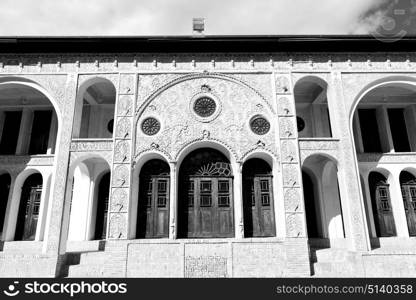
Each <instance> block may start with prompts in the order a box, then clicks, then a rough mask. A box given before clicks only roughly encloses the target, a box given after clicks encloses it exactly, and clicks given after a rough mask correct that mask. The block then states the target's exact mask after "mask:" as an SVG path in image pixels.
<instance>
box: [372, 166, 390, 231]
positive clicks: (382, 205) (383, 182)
mask: <svg viewBox="0 0 416 300" xmlns="http://www.w3.org/2000/svg"><path fill="white" fill-rule="evenodd" d="M368 183H369V187H370V195H371V205H372V208H373V214H374V224H375V227H376V233H377V237H389V236H396V225H395V223H394V217H393V210H392V207H391V201H390V190H389V184H388V183H387V179H386V177H384V175H382V174H380V173H378V172H371V173H370V174H369V176H368Z"/></svg>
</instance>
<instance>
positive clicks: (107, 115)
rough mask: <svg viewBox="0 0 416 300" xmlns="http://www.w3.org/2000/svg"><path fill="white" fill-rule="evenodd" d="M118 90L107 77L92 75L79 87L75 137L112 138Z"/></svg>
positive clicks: (73, 133)
mask: <svg viewBox="0 0 416 300" xmlns="http://www.w3.org/2000/svg"><path fill="white" fill-rule="evenodd" d="M116 94H117V90H116V87H115V85H114V83H113V82H112V81H111V80H109V79H107V78H105V77H100V76H96V77H92V78H90V79H87V80H86V81H84V82H83V83H82V84H81V85H80V86H79V88H78V91H77V97H76V103H75V114H74V125H73V129H72V137H73V138H111V137H112V136H113V126H112V124H113V123H114V112H115V102H116Z"/></svg>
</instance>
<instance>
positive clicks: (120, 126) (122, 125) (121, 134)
mask: <svg viewBox="0 0 416 300" xmlns="http://www.w3.org/2000/svg"><path fill="white" fill-rule="evenodd" d="M129 135H130V120H129V118H121V119H120V120H119V121H118V123H117V127H116V137H118V138H126V137H128V136H129Z"/></svg>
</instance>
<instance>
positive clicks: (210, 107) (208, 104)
mask: <svg viewBox="0 0 416 300" xmlns="http://www.w3.org/2000/svg"><path fill="white" fill-rule="evenodd" d="M216 108H217V104H216V103H215V101H214V100H213V99H211V98H208V97H201V98H199V99H197V100H196V101H195V103H194V111H195V113H196V114H197V115H198V116H200V117H203V118H206V117H209V116H212V115H213V114H214V112H215V109H216Z"/></svg>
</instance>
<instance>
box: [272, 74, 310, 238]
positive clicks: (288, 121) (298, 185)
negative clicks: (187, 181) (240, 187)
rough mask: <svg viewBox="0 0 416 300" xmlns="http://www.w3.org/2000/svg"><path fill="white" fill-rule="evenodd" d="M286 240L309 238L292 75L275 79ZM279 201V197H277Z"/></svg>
mask: <svg viewBox="0 0 416 300" xmlns="http://www.w3.org/2000/svg"><path fill="white" fill-rule="evenodd" d="M275 76H276V77H275V82H276V99H277V113H278V117H277V119H278V136H277V140H279V141H280V153H281V168H282V181H283V182H282V186H283V199H284V207H285V220H286V237H288V238H306V217H305V209H304V201H303V193H302V177H301V166H300V159H299V145H298V134H297V125H296V112H295V100H294V95H293V89H292V88H291V84H290V80H289V76H288V74H286V75H275ZM275 199H276V200H277V199H278V197H275Z"/></svg>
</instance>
